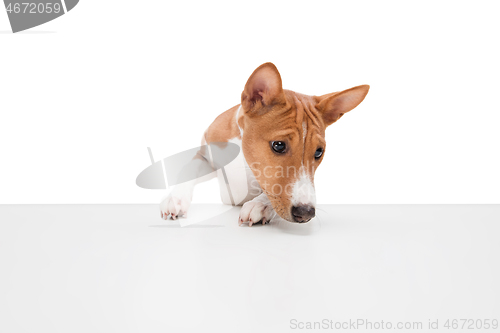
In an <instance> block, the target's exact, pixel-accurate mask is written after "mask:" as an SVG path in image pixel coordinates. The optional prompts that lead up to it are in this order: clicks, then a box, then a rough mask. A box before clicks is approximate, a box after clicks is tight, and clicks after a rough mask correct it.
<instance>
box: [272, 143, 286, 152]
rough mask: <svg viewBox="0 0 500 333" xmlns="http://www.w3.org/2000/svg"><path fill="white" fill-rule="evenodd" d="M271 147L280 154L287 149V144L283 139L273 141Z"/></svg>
mask: <svg viewBox="0 0 500 333" xmlns="http://www.w3.org/2000/svg"><path fill="white" fill-rule="evenodd" d="M271 148H273V150H274V151H275V152H277V153H279V154H283V153H284V152H285V150H286V144H285V143H284V142H283V141H272V142H271Z"/></svg>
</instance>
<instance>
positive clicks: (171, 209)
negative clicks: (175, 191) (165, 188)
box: [160, 195, 191, 220]
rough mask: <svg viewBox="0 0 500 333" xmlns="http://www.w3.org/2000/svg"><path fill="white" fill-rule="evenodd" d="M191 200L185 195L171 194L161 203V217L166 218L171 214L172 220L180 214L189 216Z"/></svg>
mask: <svg viewBox="0 0 500 333" xmlns="http://www.w3.org/2000/svg"><path fill="white" fill-rule="evenodd" d="M190 204H191V200H189V199H187V198H185V197H184V198H183V197H177V196H174V195H169V196H168V197H167V198H166V199H165V200H163V201H162V202H161V203H160V213H161V218H162V219H164V220H166V219H168V217H169V216H170V218H172V220H175V219H177V218H178V217H180V216H184V217H186V216H187V211H188V209H189V205H190Z"/></svg>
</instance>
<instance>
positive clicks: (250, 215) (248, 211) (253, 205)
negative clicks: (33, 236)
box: [238, 193, 276, 227]
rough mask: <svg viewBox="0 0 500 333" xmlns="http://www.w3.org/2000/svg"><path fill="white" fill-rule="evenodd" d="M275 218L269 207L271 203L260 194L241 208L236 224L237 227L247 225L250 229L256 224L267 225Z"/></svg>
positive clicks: (271, 207)
mask: <svg viewBox="0 0 500 333" xmlns="http://www.w3.org/2000/svg"><path fill="white" fill-rule="evenodd" d="M275 216H276V212H275V211H274V209H273V206H272V205H271V201H269V198H268V197H267V195H266V194H265V193H261V194H260V195H259V196H257V197H255V198H254V199H253V200H250V201H248V202H246V203H245V204H244V205H243V207H241V210H240V217H239V219H238V223H239V225H242V224H243V223H248V226H249V227H251V226H252V225H253V224H255V223H257V222H262V224H266V223H269V221H271V219H272V218H274V217H275Z"/></svg>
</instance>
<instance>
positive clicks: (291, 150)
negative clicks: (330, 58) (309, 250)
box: [160, 63, 370, 226]
mask: <svg viewBox="0 0 500 333" xmlns="http://www.w3.org/2000/svg"><path fill="white" fill-rule="evenodd" d="M369 88H370V87H369V86H368V85H360V86H357V87H353V88H350V89H347V90H343V91H340V92H334V93H330V94H326V95H322V96H308V95H304V94H300V93H296V92H293V91H290V90H285V89H283V88H282V83H281V76H280V73H279V72H278V69H277V68H276V66H274V64H272V63H265V64H263V65H261V66H259V67H258V68H257V69H256V70H255V71H254V72H253V73H252V75H251V76H250V78H249V79H248V81H247V83H246V85H245V87H244V89H243V92H242V94H241V104H239V105H236V106H234V107H232V108H231V109H229V110H227V111H225V112H224V113H222V114H221V115H219V116H218V117H217V118H216V119H215V121H214V122H213V123H212V124H211V125H210V126H209V127H208V129H207V130H206V131H205V133H204V135H203V138H202V147H207V145H209V144H211V143H224V142H226V143H227V142H231V143H234V144H237V145H239V147H240V148H241V152H240V154H239V155H238V157H237V158H236V159H234V160H233V161H232V162H231V163H229V164H228V165H227V166H226V167H225V168H224V169H223V170H220V169H219V170H216V171H214V172H212V173H210V174H208V175H205V176H203V177H200V178H198V179H196V180H193V181H188V182H185V183H183V184H179V185H177V186H176V187H175V188H174V189H173V190H172V192H171V193H170V194H169V195H168V196H167V197H166V198H165V199H164V200H163V201H162V202H161V204H160V210H161V217H162V218H163V219H168V218H169V217H170V218H172V219H176V218H178V217H179V216H183V215H184V216H186V215H187V212H188V209H189V206H190V203H191V200H192V196H193V189H194V187H195V185H196V184H198V183H200V182H203V181H206V180H209V179H211V178H215V177H218V179H219V185H220V194H221V198H222V202H223V203H225V204H233V205H243V207H242V208H241V210H240V214H239V221H238V222H239V224H240V225H242V224H248V225H249V226H252V225H253V224H255V223H258V222H260V223H262V224H266V223H268V222H270V221H273V220H274V219H284V220H286V221H289V222H298V223H304V222H308V221H310V220H311V219H312V218H313V217H314V216H315V205H316V195H315V189H314V173H315V171H316V169H317V168H318V166H319V165H320V164H321V161H322V160H323V158H324V156H325V153H326V141H325V129H326V128H327V127H328V126H330V125H331V124H333V123H334V122H336V121H337V120H338V119H339V118H340V117H342V116H343V115H344V114H345V113H346V112H349V111H351V110H352V109H354V108H355V107H356V106H358V105H359V104H360V103H361V102H362V101H363V99H364V98H365V96H366V95H367V93H368V90H369ZM208 161H209V159H208V158H207V152H206V149H202V148H200V150H199V153H198V154H197V155H196V156H195V158H193V160H192V162H191V163H192V164H193V165H192V167H193V166H194V168H198V167H199V168H203V167H205V166H206V164H207V163H209V162H208ZM227 184H229V186H226V185H227Z"/></svg>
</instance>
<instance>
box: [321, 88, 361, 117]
mask: <svg viewBox="0 0 500 333" xmlns="http://www.w3.org/2000/svg"><path fill="white" fill-rule="evenodd" d="M369 89H370V86H369V85H367V84H365V85H362V86H357V87H354V88H350V89H347V90H344V91H341V92H336V93H331V94H327V95H323V96H317V97H316V101H317V104H316V109H318V110H319V111H320V112H321V114H322V115H323V121H324V122H325V125H326V126H329V125H331V124H333V123H334V122H336V121H337V120H339V118H340V117H342V116H343V115H344V113H346V112H349V111H351V110H352V109H354V108H355V107H356V106H358V105H359V103H361V102H362V101H363V99H365V97H366V94H368V90H369Z"/></svg>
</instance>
